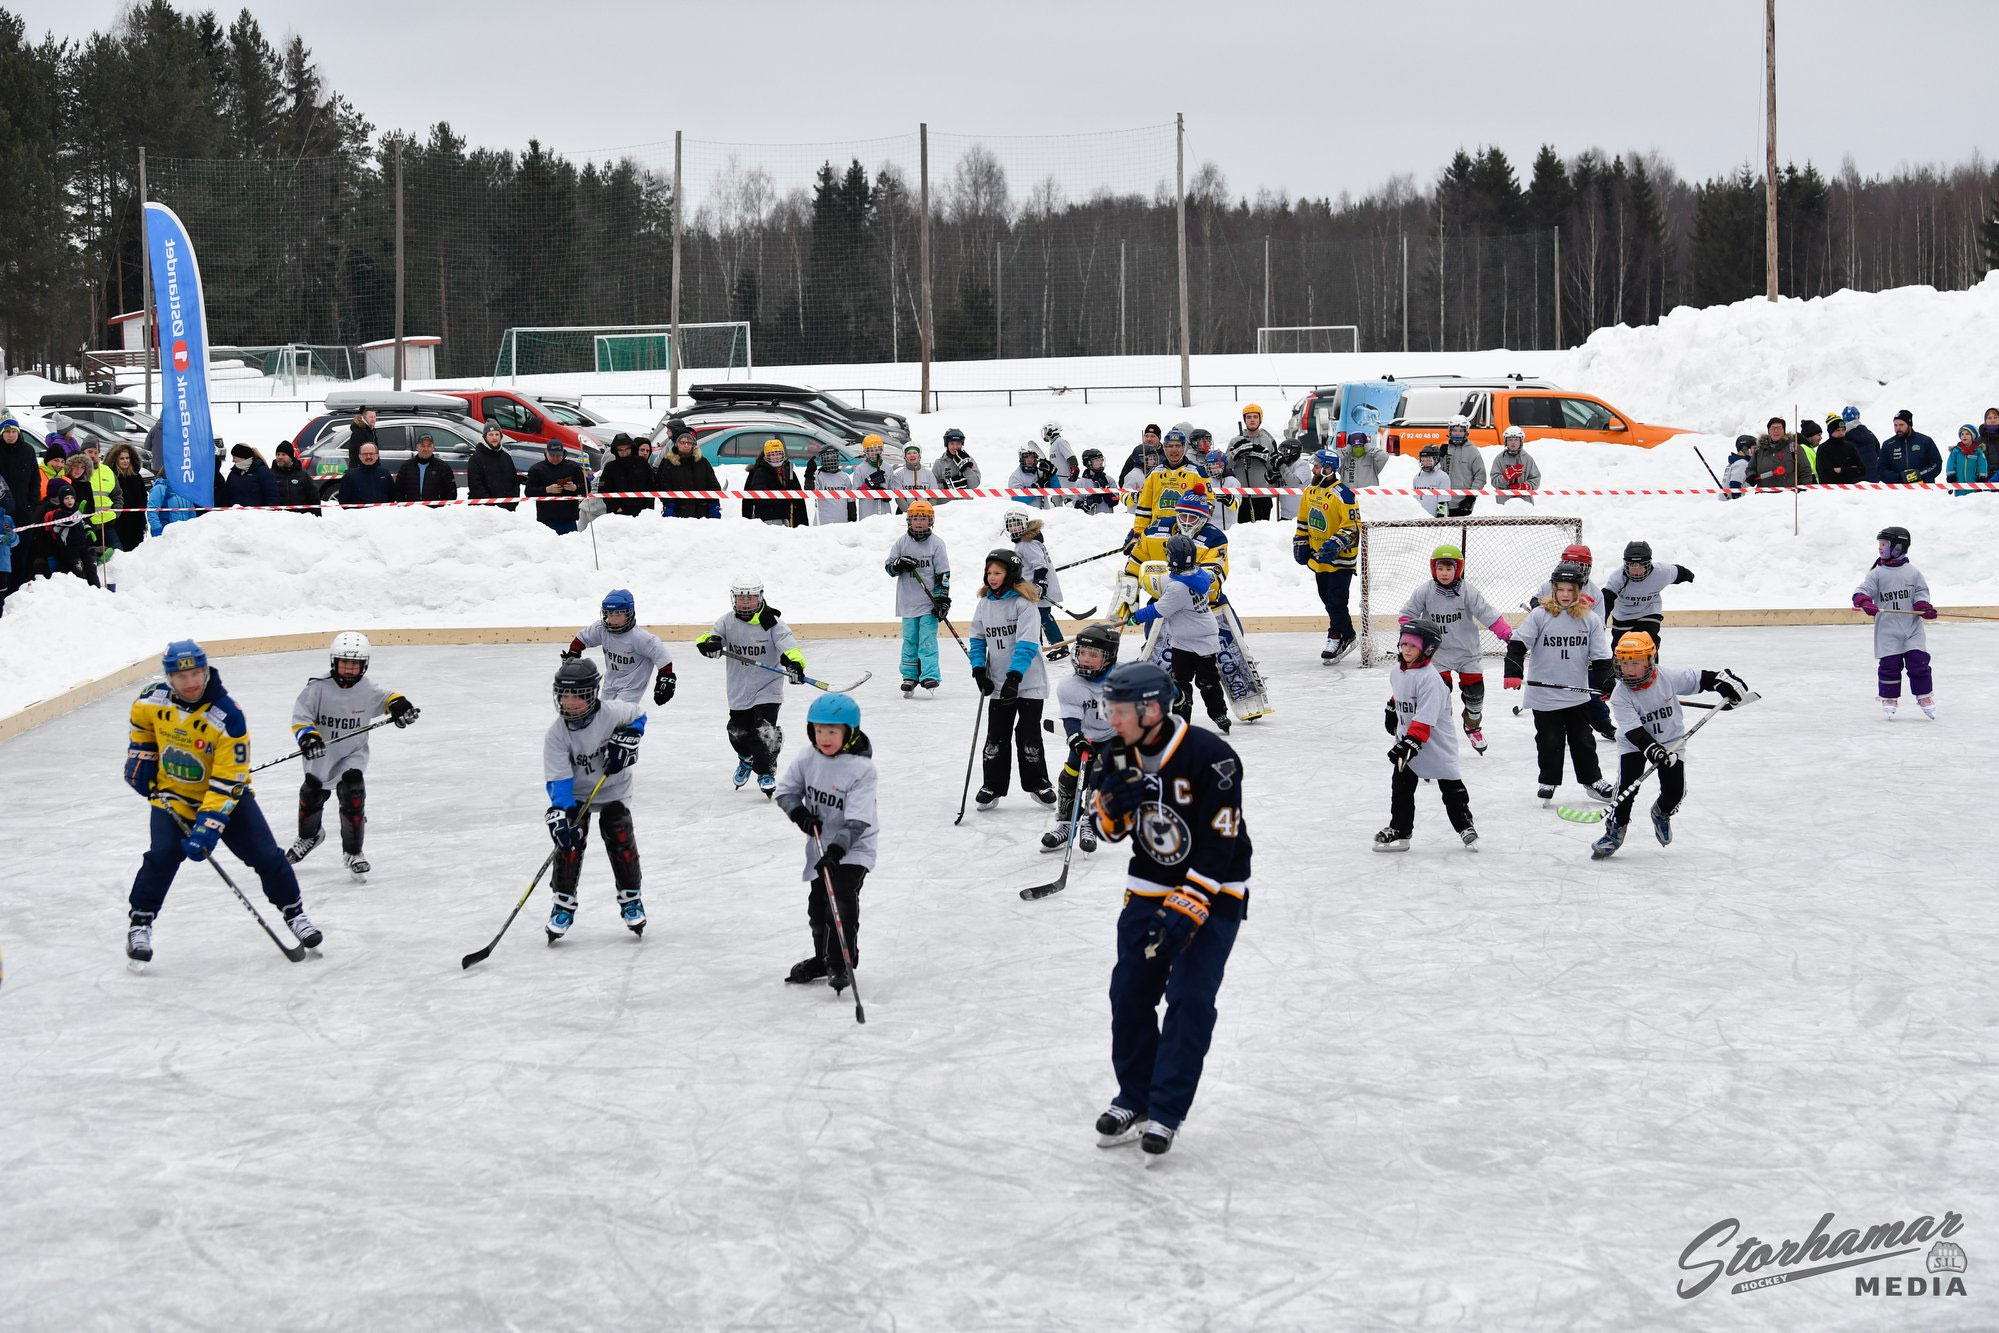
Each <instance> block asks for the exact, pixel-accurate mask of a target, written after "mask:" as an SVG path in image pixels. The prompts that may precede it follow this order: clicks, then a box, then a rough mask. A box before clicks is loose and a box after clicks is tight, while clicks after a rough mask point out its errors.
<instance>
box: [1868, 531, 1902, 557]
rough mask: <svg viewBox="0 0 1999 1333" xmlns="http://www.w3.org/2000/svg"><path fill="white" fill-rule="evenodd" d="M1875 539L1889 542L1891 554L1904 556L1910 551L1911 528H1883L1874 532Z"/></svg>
mask: <svg viewBox="0 0 1999 1333" xmlns="http://www.w3.org/2000/svg"><path fill="white" fill-rule="evenodd" d="M1874 540H1875V541H1877V542H1887V543H1888V554H1889V555H1890V556H1902V555H1907V554H1908V553H1909V530H1908V529H1907V528H1904V527H1892V528H1883V529H1881V531H1879V532H1877V533H1875V534H1874Z"/></svg>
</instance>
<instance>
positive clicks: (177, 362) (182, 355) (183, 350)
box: [174, 338, 188, 373]
mask: <svg viewBox="0 0 1999 1333" xmlns="http://www.w3.org/2000/svg"><path fill="white" fill-rule="evenodd" d="M187 365H188V360H187V341H186V340H185V339H182V338H176V339H174V369H175V370H177V371H180V372H183V373H185V372H186V370H187Z"/></svg>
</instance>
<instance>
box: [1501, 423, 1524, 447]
mask: <svg viewBox="0 0 1999 1333" xmlns="http://www.w3.org/2000/svg"><path fill="white" fill-rule="evenodd" d="M1499 442H1500V444H1501V445H1503V446H1504V447H1505V448H1506V450H1507V451H1508V452H1509V453H1518V452H1520V450H1521V449H1523V448H1525V447H1526V445H1527V432H1526V431H1524V430H1522V429H1520V427H1518V426H1508V427H1507V428H1506V431H1505V433H1504V434H1502V435H1501V436H1500V437H1499Z"/></svg>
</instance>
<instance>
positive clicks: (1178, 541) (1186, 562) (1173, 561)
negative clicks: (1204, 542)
mask: <svg viewBox="0 0 1999 1333" xmlns="http://www.w3.org/2000/svg"><path fill="white" fill-rule="evenodd" d="M1200 558H1201V551H1200V548H1199V547H1197V546H1195V545H1194V539H1193V538H1192V537H1189V536H1188V535H1187V534H1186V533H1184V532H1176V533H1174V534H1173V535H1172V536H1171V537H1168V538H1167V539H1166V568H1167V569H1169V570H1171V571H1172V572H1173V573H1175V574H1179V573H1182V572H1183V571H1186V570H1189V569H1192V568H1193V567H1194V564H1195V562H1196V561H1198V560H1199V559H1200Z"/></svg>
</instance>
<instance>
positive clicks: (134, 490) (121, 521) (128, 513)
mask: <svg viewBox="0 0 1999 1333" xmlns="http://www.w3.org/2000/svg"><path fill="white" fill-rule="evenodd" d="M109 461H110V464H111V475H112V477H113V478H115V484H116V487H117V490H116V493H115V494H114V495H113V497H112V504H113V506H114V507H115V508H116V509H117V510H118V511H119V512H118V514H117V515H116V516H115V517H114V518H113V520H112V523H111V527H112V532H113V534H114V536H115V537H116V539H117V542H118V549H119V550H121V551H132V550H136V549H138V545H139V543H140V542H142V541H144V540H146V478H145V474H144V473H143V472H142V471H141V470H140V467H139V450H138V448H137V446H135V445H131V444H114V445H112V446H111V457H110V460H109Z"/></svg>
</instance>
